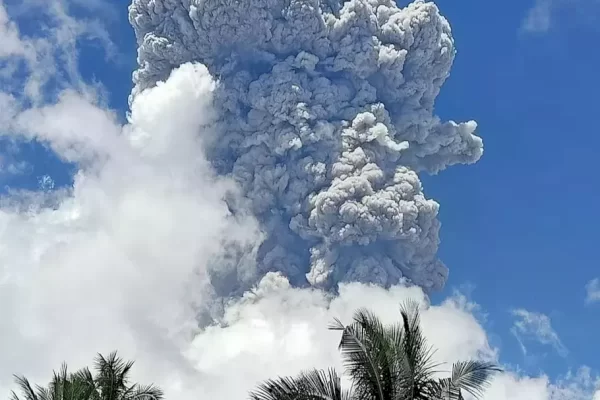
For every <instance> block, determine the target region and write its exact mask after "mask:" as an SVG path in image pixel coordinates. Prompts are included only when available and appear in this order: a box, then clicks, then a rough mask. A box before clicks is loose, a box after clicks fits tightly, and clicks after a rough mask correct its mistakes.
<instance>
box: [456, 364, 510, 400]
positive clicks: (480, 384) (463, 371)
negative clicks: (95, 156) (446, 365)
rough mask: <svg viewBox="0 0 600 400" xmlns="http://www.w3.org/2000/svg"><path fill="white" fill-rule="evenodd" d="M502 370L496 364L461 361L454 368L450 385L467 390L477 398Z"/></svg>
mask: <svg viewBox="0 0 600 400" xmlns="http://www.w3.org/2000/svg"><path fill="white" fill-rule="evenodd" d="M501 371H502V370H501V369H500V368H499V367H498V366H497V365H496V364H494V363H490V362H484V361H460V362H457V363H455V364H454V365H453V366H452V376H451V378H450V383H451V385H452V386H453V387H456V388H458V389H462V390H465V391H466V392H468V393H470V394H471V395H472V396H473V397H475V398H480V397H481V396H482V395H483V391H484V389H485V388H486V387H487V386H488V385H489V384H490V381H491V379H492V376H493V375H494V374H495V373H496V372H501Z"/></svg>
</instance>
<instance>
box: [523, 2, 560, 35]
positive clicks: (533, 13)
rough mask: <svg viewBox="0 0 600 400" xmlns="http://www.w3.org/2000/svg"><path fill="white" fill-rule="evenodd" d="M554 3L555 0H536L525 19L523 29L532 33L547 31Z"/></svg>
mask: <svg viewBox="0 0 600 400" xmlns="http://www.w3.org/2000/svg"><path fill="white" fill-rule="evenodd" d="M553 3H554V1H553V0H536V1H535V4H534V6H533V7H531V8H530V9H529V11H528V12H527V16H526V17H525V19H524V20H523V25H522V28H523V30H525V31H526V32H532V33H533V32H535V33H543V32H547V31H548V30H549V29H550V23H551V20H552V9H553V5H554V4H553Z"/></svg>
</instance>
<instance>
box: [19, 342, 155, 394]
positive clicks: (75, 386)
mask: <svg viewBox="0 0 600 400" xmlns="http://www.w3.org/2000/svg"><path fill="white" fill-rule="evenodd" d="M132 366H133V361H128V362H124V361H123V360H122V359H121V358H119V357H117V353H116V352H113V353H111V354H110V355H109V356H108V357H104V356H102V354H98V355H97V356H96V359H95V361H94V369H95V372H96V375H95V376H94V375H92V373H91V371H90V370H89V369H88V368H83V369H81V370H79V371H77V372H75V373H68V371H67V366H66V364H63V365H62V367H61V369H60V371H59V372H54V376H53V377H52V381H51V382H50V384H49V385H48V387H43V386H39V385H36V386H35V388H34V387H32V385H31V384H30V383H29V381H28V380H27V378H25V377H23V376H15V380H16V383H17V384H18V386H19V387H20V389H21V393H22V398H21V397H19V396H18V395H17V394H16V393H15V392H14V391H13V392H12V396H11V400H162V399H163V392H162V390H161V389H160V388H158V387H156V386H154V385H146V386H142V385H140V384H138V383H135V384H130V383H129V376H128V375H129V373H130V371H131V367H132Z"/></svg>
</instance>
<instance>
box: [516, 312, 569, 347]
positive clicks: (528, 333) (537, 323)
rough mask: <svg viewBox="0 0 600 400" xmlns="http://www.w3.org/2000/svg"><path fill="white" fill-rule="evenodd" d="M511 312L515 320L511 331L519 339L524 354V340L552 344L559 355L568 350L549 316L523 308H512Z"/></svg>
mask: <svg viewBox="0 0 600 400" xmlns="http://www.w3.org/2000/svg"><path fill="white" fill-rule="evenodd" d="M512 314H513V315H514V316H515V317H516V320H515V322H514V325H513V327H512V329H511V332H512V333H513V335H514V336H515V337H516V338H517V340H518V341H519V344H520V345H521V349H522V350H523V353H524V354H527V348H526V346H525V342H526V341H527V340H534V341H537V342H539V343H541V344H543V345H549V346H552V347H553V348H554V349H555V350H556V351H557V352H558V353H559V354H560V355H561V356H566V355H567V353H568V350H567V348H566V347H565V346H564V345H563V343H562V342H561V340H560V338H559V337H558V334H557V333H556V332H555V331H554V328H552V323H551V320H550V317H548V316H547V315H545V314H542V313H536V312H532V311H527V310H524V309H518V310H513V311H512Z"/></svg>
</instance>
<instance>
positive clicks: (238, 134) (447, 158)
mask: <svg viewBox="0 0 600 400" xmlns="http://www.w3.org/2000/svg"><path fill="white" fill-rule="evenodd" d="M129 19H130V21H131V23H132V24H133V27H134V29H135V32H136V35H137V38H138V44H139V50H138V62H139V65H140V67H139V69H138V70H137V71H136V72H135V74H134V82H135V88H134V90H133V94H132V96H133V97H132V98H135V96H136V94H137V93H140V92H141V91H143V90H144V89H145V88H148V87H152V86H153V85H154V84H155V82H157V81H158V80H162V79H164V78H165V77H166V76H167V75H168V74H169V72H170V71H171V70H172V68H174V67H176V66H178V65H180V64H182V63H185V62H189V61H193V62H201V63H203V64H205V65H207V67H208V69H209V71H210V72H211V74H212V75H213V76H215V77H218V80H219V87H218V89H217V93H216V98H215V101H216V109H217V112H218V113H219V118H220V127H219V129H220V136H219V139H218V140H217V141H216V142H215V143H214V144H213V145H212V147H211V148H210V149H209V153H208V157H209V160H210V161H211V162H212V163H213V165H215V167H216V168H217V170H218V171H219V172H220V173H222V174H227V175H231V176H232V177H233V178H234V179H235V180H236V182H237V183H238V184H239V185H240V186H241V188H242V190H243V191H244V193H245V195H246V196H247V197H248V198H249V199H250V202H251V204H250V206H251V209H252V211H253V213H254V214H255V215H256V216H257V218H258V219H259V221H260V222H261V226H262V227H263V229H264V230H265V231H266V234H267V237H266V240H265V242H264V243H263V244H262V246H261V248H260V250H259V253H258V257H259V259H258V263H259V271H260V272H261V273H259V275H258V276H256V277H255V280H257V279H260V277H261V276H262V274H264V273H265V272H267V271H282V272H283V273H284V274H285V275H286V276H287V277H288V278H289V279H290V280H291V282H293V283H294V284H295V285H303V284H305V283H309V284H311V285H313V286H318V287H325V288H331V287H335V284H336V283H338V282H344V281H360V282H374V283H377V284H380V285H383V286H389V285H392V284H396V283H398V282H400V281H401V280H402V279H403V278H404V279H408V280H409V281H411V282H413V283H415V284H417V285H419V286H421V287H423V288H424V289H425V290H427V291H429V290H435V289H439V288H441V287H442V286H443V285H444V283H445V281H446V278H447V269H446V267H445V266H444V265H443V264H442V262H441V261H440V260H439V259H438V258H437V255H436V253H437V249H438V243H439V238H438V232H439V227H440V224H439V221H438V220H437V215H438V208H439V207H438V204H437V203H436V202H435V201H433V200H430V199H427V198H426V197H425V196H424V194H423V191H422V186H421V182H420V181H419V178H418V176H417V174H416V172H418V171H421V170H425V171H429V172H437V171H439V170H442V169H444V168H446V167H447V166H450V165H452V164H456V163H472V162H475V161H477V160H478V159H479V157H480V156H481V154H482V141H481V139H480V138H479V137H477V136H475V135H474V132H475V128H476V124H475V122H473V121H469V122H466V123H459V124H457V123H455V122H452V121H450V122H442V121H440V120H439V118H437V117H436V116H435V115H433V104H434V100H435V97H436V96H437V94H438V92H439V90H440V87H441V86H442V84H443V83H444V81H445V79H446V78H447V76H448V74H449V71H450V67H451V65H452V62H453V59H454V54H455V49H454V43H453V40H452V36H451V31H450V26H449V25H448V23H447V21H446V20H445V19H444V18H443V17H442V16H441V15H440V14H439V11H438V9H437V7H436V6H435V5H434V4H433V3H426V2H422V1H416V2H414V3H411V4H409V5H408V6H407V7H406V8H403V9H402V8H399V7H398V6H397V5H396V3H395V2H394V1H393V0H350V1H346V2H339V1H337V0H332V1H319V0H286V1H281V0H244V1H236V2H229V1H227V2H223V1H221V0H201V1H200V0H186V1H179V0H177V1H175V0H133V3H132V5H131V6H130V8H129ZM223 268H224V266H222V265H220V266H219V271H218V272H215V273H214V274H213V275H214V276H213V284H215V286H217V287H218V291H219V292H221V293H222V294H224V295H227V294H230V293H232V292H234V291H236V290H237V291H239V290H240V289H242V290H243V289H245V288H246V287H247V285H244V282H240V281H238V282H233V283H232V282H231V279H230V281H228V282H227V284H224V283H223V282H221V281H222V280H221V279H220V277H221V276H222V275H223ZM239 269H240V268H239V266H237V265H235V263H232V265H230V266H229V267H228V270H229V271H230V272H229V273H228V274H227V276H229V277H230V276H231V275H235V273H236V272H235V271H237V270H239Z"/></svg>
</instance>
